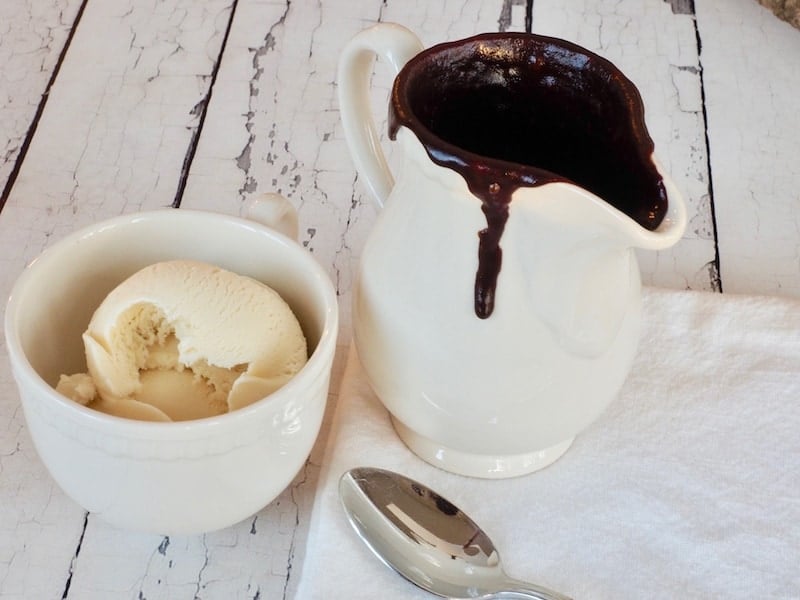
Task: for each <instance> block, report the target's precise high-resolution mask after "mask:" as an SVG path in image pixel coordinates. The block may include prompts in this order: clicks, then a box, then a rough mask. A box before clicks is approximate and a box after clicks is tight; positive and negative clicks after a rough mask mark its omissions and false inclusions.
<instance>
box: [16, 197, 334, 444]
mask: <svg viewBox="0 0 800 600" xmlns="http://www.w3.org/2000/svg"><path fill="white" fill-rule="evenodd" d="M165 216H166V218H171V219H177V220H192V219H201V220H204V221H206V222H208V221H213V222H215V223H223V222H225V223H227V224H228V225H231V226H234V227H242V228H246V229H249V230H252V231H254V232H255V233H257V234H259V235H264V236H267V237H269V238H271V239H273V240H274V241H275V242H277V243H278V244H280V245H282V246H284V247H285V248H286V250H287V251H289V252H293V253H295V254H296V255H297V256H298V257H299V259H300V261H302V264H303V265H304V266H305V268H307V269H308V270H309V271H310V273H311V280H312V281H313V282H314V285H315V286H316V289H317V290H318V291H319V292H320V293H321V295H322V303H323V305H324V315H323V318H324V321H323V327H322V329H321V331H320V334H319V340H318V341H317V343H316V346H315V348H314V350H313V351H312V353H311V355H310V356H309V357H308V361H307V362H306V364H305V365H303V367H302V368H301V369H300V371H298V373H297V374H296V375H295V376H294V377H292V378H291V379H290V380H289V381H287V382H286V383H285V384H284V385H283V386H281V388H279V389H278V390H276V391H275V392H273V393H272V394H270V395H269V396H266V397H264V398H262V399H260V400H257V401H256V402H253V403H252V404H250V405H248V406H245V407H242V408H239V409H237V410H234V411H231V412H228V413H224V414H222V415H217V416H212V417H204V418H201V419H192V420H188V421H174V422H152V421H139V420H135V419H128V418H125V417H118V416H114V415H108V414H105V413H101V412H99V411H96V410H93V409H91V408H88V407H86V406H83V405H81V404H79V403H78V402H75V401H74V400H72V399H70V398H67V397H66V396H64V395H62V394H60V393H58V392H57V391H56V390H55V388H53V387H52V386H51V385H50V384H49V383H47V382H46V381H45V380H44V379H43V378H42V376H41V375H39V373H38V372H37V371H36V370H35V369H34V368H33V366H32V365H31V363H30V361H29V360H28V358H27V356H26V354H25V352H24V350H23V345H22V340H21V338H20V334H19V331H18V330H17V328H16V326H15V323H14V322H15V320H16V318H17V315H18V314H19V312H20V311H21V310H22V305H21V299H20V297H21V296H23V295H24V292H25V290H26V289H27V287H28V286H29V285H30V282H31V281H33V280H34V278H35V277H36V275H37V269H39V265H41V264H43V263H45V261H48V260H52V259H51V258H50V257H52V256H55V255H56V254H57V253H58V252H59V250H60V249H63V248H65V247H67V246H71V245H74V244H75V243H76V242H79V241H80V240H83V239H86V238H88V237H92V236H94V235H96V234H97V233H99V232H100V231H103V230H106V229H108V228H110V227H119V226H125V225H132V224H134V223H137V222H140V221H142V220H150V219H159V220H163V219H164V218H165ZM4 329H5V339H6V346H7V352H8V357H9V361H10V363H11V367H12V374H13V376H14V379H15V380H16V382H17V387H18V388H20V387H21V386H22V385H23V382H24V384H25V385H30V386H31V388H30V389H31V391H32V392H34V393H35V394H36V395H37V396H40V397H41V398H42V403H51V404H52V405H53V407H54V408H55V409H56V410H57V411H58V413H59V416H61V417H68V418H70V420H71V421H72V422H73V424H75V425H80V426H82V427H88V428H90V429H92V430H94V431H95V432H98V433H102V434H103V435H106V436H110V437H119V438H134V439H136V440H151V441H159V440H163V441H167V442H178V441H190V440H192V439H200V438H202V439H207V438H208V436H209V434H210V433H211V432H213V431H218V432H219V433H220V434H222V433H223V430H224V431H226V432H227V431H228V430H229V429H230V428H231V427H237V426H238V425H239V424H243V423H248V422H250V423H251V424H252V423H253V422H254V421H255V418H256V417H258V419H259V420H263V415H262V414H261V413H264V412H265V409H267V410H266V413H268V414H272V413H273V412H274V411H275V410H278V409H279V408H280V407H283V406H284V405H286V404H287V403H291V402H292V401H293V400H295V401H296V399H297V398H298V397H302V395H298V394H297V393H295V389H296V388H297V387H298V386H301V385H305V382H306V381H311V380H313V379H315V378H317V377H319V376H320V375H321V374H324V372H325V371H326V370H329V369H330V367H329V365H330V363H331V362H332V359H333V354H334V352H335V349H336V343H337V335H338V329H339V312H338V300H337V296H336V291H335V289H334V287H333V283H332V281H331V279H330V277H328V275H327V273H326V272H325V270H324V269H323V268H322V266H321V265H320V264H319V263H318V262H317V261H316V260H315V259H314V258H313V256H312V255H311V253H310V252H308V251H307V250H305V249H304V248H303V247H302V246H300V245H299V244H298V243H297V242H296V241H295V240H293V239H291V238H289V237H288V236H286V235H284V234H282V233H280V232H278V231H276V230H274V229H272V228H270V227H268V226H267V225H263V224H261V223H257V222H255V221H251V220H249V219H246V218H243V217H236V216H232V215H227V214H225V213H216V212H212V211H203V210H196V209H174V208H165V209H155V210H148V211H139V212H134V213H126V214H123V215H118V216H115V217H112V218H109V219H105V220H101V221H98V222H95V223H93V224H90V225H87V226H84V227H82V228H80V229H78V230H76V231H74V232H72V233H70V234H68V235H66V236H65V237H63V238H61V239H60V240H58V241H56V242H55V243H54V244H52V245H51V246H48V247H47V248H46V249H45V250H44V251H42V252H41V253H40V254H39V255H38V256H37V257H35V258H34V259H33V260H32V261H30V262H29V263H28V264H27V265H26V266H25V268H24V269H23V271H22V272H21V273H20V275H19V276H18V278H17V280H16V281H15V282H14V284H13V286H12V289H11V292H10V294H9V296H8V299H7V302H6V311H5V318H4ZM301 374H302V378H301V377H300V375H301ZM17 393H18V397H19V398H20V401H21V402H22V404H23V406H24V405H25V404H26V400H25V397H24V396H25V395H24V394H22V393H21V390H20V389H18V392H17ZM270 408H271V409H272V410H269V409H270ZM237 428H238V427H237Z"/></svg>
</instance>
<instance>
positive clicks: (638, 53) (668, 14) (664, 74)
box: [533, 0, 719, 290]
mask: <svg viewBox="0 0 800 600" xmlns="http://www.w3.org/2000/svg"><path fill="white" fill-rule="evenodd" d="M690 12H691V10H690V5H689V4H688V3H686V2H676V1H674V0H673V2H671V3H670V2H665V1H659V0H645V1H627V2H625V1H623V2H617V1H616V0H536V2H535V3H534V10H533V31H534V32H535V33H541V34H545V35H553V36H556V37H563V38H566V39H569V40H571V41H574V42H576V43H578V44H580V45H582V46H584V47H585V48H588V49H589V50H592V51H594V52H597V53H598V54H600V55H601V56H604V57H605V58H608V59H609V60H611V61H612V62H613V63H614V64H616V65H617V66H618V67H619V68H620V69H621V70H622V71H623V72H624V73H625V74H626V75H627V76H628V77H629V78H630V79H631V80H632V81H633V82H634V83H635V84H636V86H637V87H638V88H639V91H640V93H641V95H642V99H643V100H644V104H645V119H646V121H647V125H648V128H649V130H650V135H651V136H652V138H653V141H654V142H655V148H656V155H657V156H658V158H659V160H660V161H661V163H662V164H663V165H664V167H665V168H666V169H667V171H668V172H669V173H670V174H671V175H672V177H673V179H674V180H675V183H676V185H677V186H678V189H680V190H681V191H682V193H683V194H684V197H685V199H686V202H687V205H688V211H689V226H688V228H687V231H686V234H685V235H684V238H683V239H682V240H681V242H680V243H678V244H677V245H676V246H675V247H673V248H672V249H669V250H666V251H662V252H642V253H639V255H638V256H639V262H640V266H641V269H642V280H643V282H644V283H646V284H651V285H658V286H663V287H672V288H689V289H697V290H716V289H718V288H719V284H718V276H717V273H716V264H715V260H716V247H715V239H714V222H713V214H712V209H711V196H710V192H709V174H708V159H707V153H706V143H705V119H704V116H703V104H702V88H701V85H702V82H701V79H700V65H699V60H698V55H697V42H696V41H695V38H696V35H695V22H694V15H692V14H687V13H690Z"/></svg>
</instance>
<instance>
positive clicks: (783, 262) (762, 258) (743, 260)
mask: <svg viewBox="0 0 800 600" xmlns="http://www.w3.org/2000/svg"><path fill="white" fill-rule="evenodd" d="M696 5H697V19H698V27H699V30H700V33H701V35H702V41H703V52H702V55H701V59H702V63H703V69H704V70H705V72H706V76H705V80H706V107H707V111H708V121H709V140H710V147H711V172H712V173H713V176H714V197H715V205H716V207H717V227H718V236H719V247H720V269H721V274H722V281H723V286H724V290H725V291H727V292H737V293H758V294H776V295H786V296H794V297H798V296H800V241H798V240H800V211H798V206H800V159H799V158H798V157H799V156H800V118H798V105H799V103H800V31H798V30H797V29H794V28H792V27H791V26H790V25H789V24H788V23H786V22H784V21H781V20H779V19H778V18H777V17H776V16H774V15H773V14H772V13H771V12H770V11H769V10H768V9H766V8H764V7H762V6H760V5H758V4H757V3H756V2H753V1H752V0H728V2H714V1H712V0H698V1H697V3H696Z"/></svg>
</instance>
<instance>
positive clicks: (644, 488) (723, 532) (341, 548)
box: [297, 288, 800, 600]
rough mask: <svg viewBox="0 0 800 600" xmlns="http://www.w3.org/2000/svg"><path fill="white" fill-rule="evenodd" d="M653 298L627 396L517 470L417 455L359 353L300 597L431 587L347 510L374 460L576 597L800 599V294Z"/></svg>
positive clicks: (323, 483) (648, 300)
mask: <svg viewBox="0 0 800 600" xmlns="http://www.w3.org/2000/svg"><path fill="white" fill-rule="evenodd" d="M643 301H644V327H643V333H642V339H641V342H640V346H639V350H638V354H637V358H636V360H635V363H634V365H633V368H632V370H631V373H630V376H629V377H628V380H627V381H626V383H625V385H624V387H623V389H622V391H621V393H620V395H619V397H618V398H617V399H616V400H615V401H614V402H613V403H612V405H611V406H610V407H609V408H608V410H607V411H606V412H605V413H604V414H603V415H602V416H601V417H600V419H598V420H597V421H596V422H595V423H594V424H592V425H591V426H590V427H589V429H587V430H586V431H585V432H583V433H582V434H580V435H579V436H578V437H577V439H576V440H575V442H574V444H573V445H572V447H571V448H570V449H569V450H568V451H567V453H566V454H565V455H564V456H563V457H562V458H560V459H559V460H558V461H556V462H555V463H554V464H553V465H551V466H550V467H547V468H546V469H544V470H542V471H539V472H537V473H533V474H531V475H527V476H523V477H518V478H514V479H506V480H482V479H474V478H469V477H463V476H459V475H453V474H450V473H446V472H444V471H441V470H439V469H437V468H435V467H432V466H430V465H428V464H427V463H424V462H423V461H422V460H421V459H419V458H417V457H416V456H415V455H414V454H412V453H411V452H410V451H409V450H408V449H407V448H406V447H405V446H404V445H403V443H402V442H401V441H400V440H399V438H398V437H397V435H396V434H395V432H394V429H393V428H392V425H391V423H390V420H389V417H388V413H387V412H386V410H385V409H384V408H383V406H382V405H381V404H380V402H379V401H378V400H377V398H376V397H375V395H374V394H373V392H372V391H371V389H370V387H369V385H368V383H367V382H366V379H365V377H364V374H363V372H362V370H361V366H360V364H359V362H358V359H357V357H356V355H355V353H354V352H353V351H352V350H351V354H350V356H349V358H348V364H347V367H346V371H345V375H344V378H343V383H342V387H341V389H340V394H339V404H338V407H337V409H336V413H335V417H334V423H333V426H332V430H331V434H330V438H329V445H328V448H327V451H326V453H325V459H324V464H323V467H322V472H321V474H320V482H319V487H318V490H317V495H316V498H315V501H314V508H313V511H312V517H311V525H310V531H309V537H308V543H307V549H306V556H305V559H304V561H303V568H302V573H301V578H300V583H299V585H298V591H297V598H299V599H302V600H307V599H311V600H316V599H325V600H329V599H330V600H336V599H339V598H341V599H345V598H347V599H361V598H365V599H366V598H369V599H372V598H376V599H377V598H381V599H383V598H387V599H394V598H397V599H403V598H420V599H423V598H429V597H430V596H428V595H427V594H425V593H423V592H421V591H420V590H418V589H417V588H415V587H414V586H413V585H412V584H410V583H408V582H406V581H405V580H404V579H402V578H401V577H400V576H399V575H397V574H395V573H394V572H392V571H391V570H390V569H388V568H387V567H385V566H384V565H383V564H382V563H381V562H379V561H378V559H377V558H375V557H374V556H373V555H372V554H371V552H370V551H369V549H368V548H367V547H366V546H365V545H364V544H363V543H362V542H361V541H360V540H359V539H358V538H357V536H356V534H355V532H354V531H353V530H352V529H351V527H350V525H349V523H348V522H347V520H346V517H345V515H344V512H343V510H342V509H341V506H340V504H339V499H338V489H337V487H338V480H339V478H340V476H341V475H342V474H343V473H344V472H345V471H346V470H347V469H349V468H352V467H355V466H367V465H368V466H377V467H383V468H388V469H393V470H395V471H399V472H401V473H404V474H406V475H408V476H411V477H413V478H415V479H418V480H420V481H422V482H423V483H425V484H427V485H429V486H430V487H432V488H433V489H434V490H436V491H438V492H439V493H440V494H442V495H444V496H445V497H446V498H448V499H449V500H451V501H452V502H453V503H454V504H456V505H457V506H458V507H460V508H461V509H462V510H464V511H465V512H466V513H467V514H469V515H470V516H471V517H472V518H473V519H474V520H475V521H476V522H477V523H478V524H479V525H481V526H482V527H483V528H484V529H485V530H486V531H487V533H488V534H489V536H490V537H491V538H492V540H493V541H494V542H495V544H496V545H497V547H498V549H499V552H500V556H501V559H502V562H503V565H504V568H505V570H506V571H507V572H508V573H509V574H510V575H511V576H513V577H517V578H520V579H527V580H530V581H535V582H538V583H540V584H543V585H546V586H548V587H551V588H554V589H556V590H559V591H561V592H563V593H566V594H569V595H571V596H573V597H574V598H575V599H576V600H581V599H592V600H601V599H605V598H608V599H611V598H613V599H615V600H619V599H626V598H630V599H657V598H670V599H672V598H682V599H683V598H751V597H758V598H800V302H798V301H796V300H789V299H778V298H768V297H747V296H735V295H728V294H725V295H719V294H711V293H703V292H678V291H667V290H659V289H652V288H650V289H645V290H644V292H643Z"/></svg>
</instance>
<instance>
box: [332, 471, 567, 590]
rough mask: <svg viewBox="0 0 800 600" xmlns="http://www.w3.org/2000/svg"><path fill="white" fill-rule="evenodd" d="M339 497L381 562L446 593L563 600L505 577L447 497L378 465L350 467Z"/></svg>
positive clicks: (485, 542) (484, 540)
mask: <svg viewBox="0 0 800 600" xmlns="http://www.w3.org/2000/svg"><path fill="white" fill-rule="evenodd" d="M339 497H340V498H341V500H342V505H343V506H344V510H345V512H346V513H347V518H348V519H349V520H350V523H351V524H352V525H353V527H354V528H355V530H356V532H357V533H358V535H359V536H360V537H361V539H362V540H364V542H365V543H366V544H367V546H369V547H370V549H371V550H372V551H373V552H374V553H375V554H376V555H377V556H378V558H380V559H381V560H382V561H383V562H384V563H385V564H386V565H388V566H389V567H391V568H392V569H394V570H395V571H397V572H398V573H400V575H402V576H403V577H405V578H406V579H408V580H409V581H411V582H412V583H414V584H416V585H418V586H419V587H421V588H422V589H424V590H426V591H428V592H431V593H433V594H437V595H439V596H444V597H450V598H495V597H496V598H535V599H538V600H569V598H568V597H567V596H564V595H562V594H559V593H558V592H554V591H552V590H548V589H547V588H544V587H541V586H539V585H535V584H531V583H525V582H523V581H518V580H515V579H511V578H510V577H508V576H507V575H506V574H505V573H504V572H503V570H502V567H501V565H500V556H499V555H498V553H497V550H496V549H495V547H494V544H492V541H491V540H490V539H489V537H488V536H487V535H486V534H485V533H484V532H483V530H481V528H480V527H478V526H477V525H476V524H475V523H474V522H473V521H472V519H470V518H469V517H468V516H467V515H465V514H464V513H463V512H461V511H460V510H459V509H458V508H457V507H456V506H454V505H453V504H452V503H450V502H449V501H448V500H447V499H445V498H442V497H441V496H440V495H439V494H437V493H436V492H434V491H432V490H430V489H428V488H427V487H425V486H424V485H422V484H421V483H418V482H416V481H414V480H412V479H409V478H408V477H404V476H403V475H400V474H398V473H393V472H392V471H386V470H384V469H377V468H369V467H361V468H357V469H351V470H350V471H348V472H347V473H345V474H344V475H343V476H342V478H341V479H340V481H339Z"/></svg>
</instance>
